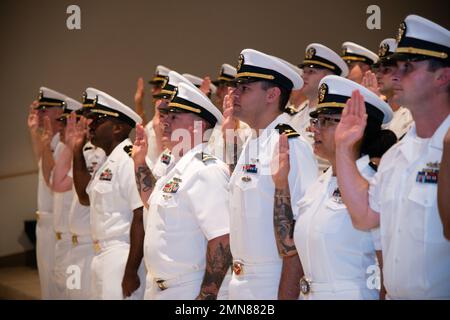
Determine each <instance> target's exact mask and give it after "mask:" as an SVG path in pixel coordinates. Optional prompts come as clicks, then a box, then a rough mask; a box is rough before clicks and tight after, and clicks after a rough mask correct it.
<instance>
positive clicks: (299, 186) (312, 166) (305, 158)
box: [288, 138, 318, 218]
mask: <svg viewBox="0 0 450 320" xmlns="http://www.w3.org/2000/svg"><path fill="white" fill-rule="evenodd" d="M300 139H301V138H293V139H289V160H290V167H291V170H290V171H289V178H288V179H289V189H290V193H291V207H292V210H293V213H294V218H296V217H297V216H298V205H297V204H298V202H299V201H300V200H301V199H302V198H303V196H304V195H305V192H306V190H307V189H308V188H309V187H310V186H311V185H312V184H313V183H314V182H315V181H316V179H317V171H318V170H317V160H316V158H315V157H314V155H313V152H312V148H311V146H310V145H309V144H308V143H307V142H306V141H304V140H303V139H301V140H300Z"/></svg>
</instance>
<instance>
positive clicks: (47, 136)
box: [41, 117, 55, 188]
mask: <svg viewBox="0 0 450 320" xmlns="http://www.w3.org/2000/svg"><path fill="white" fill-rule="evenodd" d="M52 138H53V131H52V124H51V122H50V118H49V117H44V130H43V132H42V135H41V145H42V175H43V177H44V180H45V183H46V184H47V186H48V187H49V188H51V187H52V186H51V183H50V175H51V173H52V170H53V167H54V166H55V160H54V158H53V151H52V148H51V142H52Z"/></svg>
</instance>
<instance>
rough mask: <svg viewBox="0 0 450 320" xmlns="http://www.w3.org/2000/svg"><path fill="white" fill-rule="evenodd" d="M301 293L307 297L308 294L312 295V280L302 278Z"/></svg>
mask: <svg viewBox="0 0 450 320" xmlns="http://www.w3.org/2000/svg"><path fill="white" fill-rule="evenodd" d="M300 291H301V292H302V293H303V294H304V295H307V294H308V293H310V292H311V280H309V279H306V278H305V277H302V278H301V279H300Z"/></svg>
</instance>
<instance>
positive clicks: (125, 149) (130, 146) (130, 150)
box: [123, 144, 133, 157]
mask: <svg viewBox="0 0 450 320" xmlns="http://www.w3.org/2000/svg"><path fill="white" fill-rule="evenodd" d="M123 151H125V153H126V154H128V155H129V156H130V157H131V152H132V151H133V146H132V145H131V144H130V145H128V146H125V147H123Z"/></svg>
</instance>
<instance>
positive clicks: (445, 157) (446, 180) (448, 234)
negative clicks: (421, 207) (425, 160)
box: [438, 129, 450, 240]
mask: <svg viewBox="0 0 450 320" xmlns="http://www.w3.org/2000/svg"><path fill="white" fill-rule="evenodd" d="M448 190H450V129H449V130H448V131H447V134H446V135H445V137H444V149H443V151H442V160H441V166H440V169H439V179H438V208H439V216H440V217H441V221H442V226H443V227H444V237H445V238H446V239H447V240H450V198H449V197H448Z"/></svg>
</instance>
